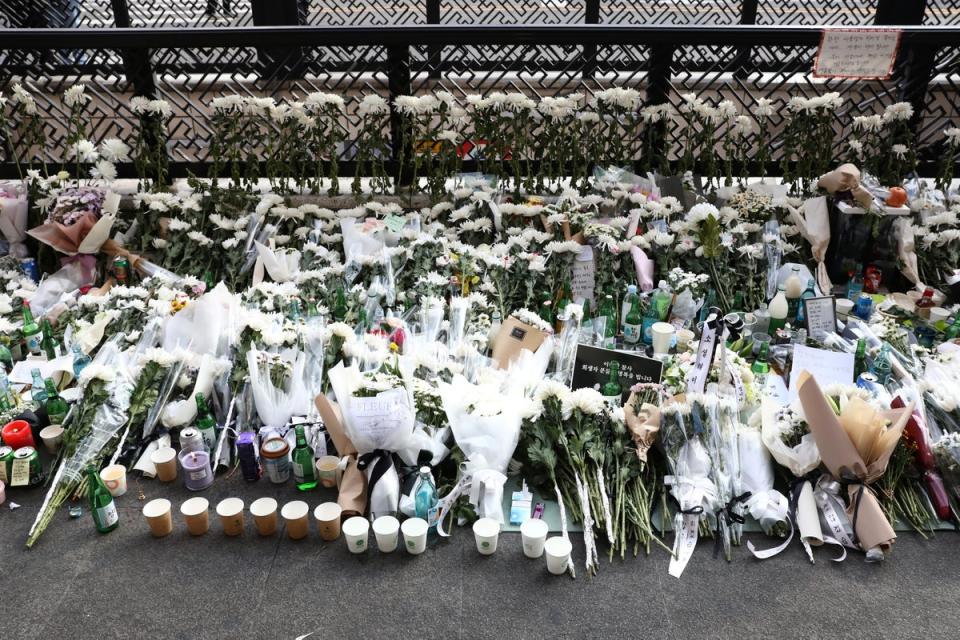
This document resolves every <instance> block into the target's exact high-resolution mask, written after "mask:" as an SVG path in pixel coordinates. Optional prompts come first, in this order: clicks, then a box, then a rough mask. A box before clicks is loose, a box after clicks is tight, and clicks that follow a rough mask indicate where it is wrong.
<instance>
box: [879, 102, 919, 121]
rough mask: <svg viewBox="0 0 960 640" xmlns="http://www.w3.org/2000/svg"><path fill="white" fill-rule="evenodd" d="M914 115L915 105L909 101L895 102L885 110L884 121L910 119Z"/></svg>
mask: <svg viewBox="0 0 960 640" xmlns="http://www.w3.org/2000/svg"><path fill="white" fill-rule="evenodd" d="M912 117H913V105H912V104H910V103H909V102H895V103H893V104H891V105H890V106H888V107H887V108H886V109H884V111H883V120H884V122H896V121H902V120H909V119H910V118H912Z"/></svg>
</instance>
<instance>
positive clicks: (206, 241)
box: [187, 231, 213, 247]
mask: <svg viewBox="0 0 960 640" xmlns="http://www.w3.org/2000/svg"><path fill="white" fill-rule="evenodd" d="M187 237H188V238H190V239H191V240H193V241H194V242H196V243H197V244H199V245H200V246H201V247H207V246H210V245H211V244H213V240H211V239H210V238H208V237H207V236H205V235H203V234H202V233H200V232H199V231H189V232H187Z"/></svg>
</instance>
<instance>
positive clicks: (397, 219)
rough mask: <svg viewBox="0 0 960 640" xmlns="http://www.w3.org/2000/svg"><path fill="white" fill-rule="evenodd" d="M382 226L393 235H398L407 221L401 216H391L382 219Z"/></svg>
mask: <svg viewBox="0 0 960 640" xmlns="http://www.w3.org/2000/svg"><path fill="white" fill-rule="evenodd" d="M383 224H384V226H386V227H387V229H389V230H390V231H393V232H394V233H400V232H401V231H403V228H404V227H405V226H406V225H407V219H406V218H404V217H403V216H395V215H392V214H391V215H389V216H387V217H386V218H384V219H383Z"/></svg>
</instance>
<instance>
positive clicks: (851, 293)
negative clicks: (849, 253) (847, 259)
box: [847, 263, 863, 302]
mask: <svg viewBox="0 0 960 640" xmlns="http://www.w3.org/2000/svg"><path fill="white" fill-rule="evenodd" d="M848 275H849V276H850V280H849V281H848V282H847V297H848V298H850V300H853V301H854V302H856V301H857V299H859V298H860V294H861V293H863V266H862V265H861V264H860V263H857V266H856V269H855V270H854V271H850V272H849V274H848Z"/></svg>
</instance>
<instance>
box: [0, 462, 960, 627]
mask: <svg viewBox="0 0 960 640" xmlns="http://www.w3.org/2000/svg"><path fill="white" fill-rule="evenodd" d="M131 485H132V483H131ZM141 486H142V488H143V490H144V492H145V493H146V494H147V496H148V497H149V498H154V497H160V496H166V497H169V498H171V499H172V501H173V502H174V505H175V508H176V506H178V505H179V502H181V501H182V500H183V499H185V498H186V497H188V496H187V493H188V492H186V491H184V490H182V489H179V488H172V487H162V486H160V485H159V484H158V483H156V482H154V481H143V482H141ZM136 492H137V490H136V487H135V486H133V485H132V486H131V490H130V492H129V493H128V495H127V496H124V497H123V498H121V499H120V504H121V507H122V509H121V518H122V523H121V527H120V528H119V529H117V530H116V531H114V532H113V533H110V534H108V535H106V536H100V535H98V534H96V533H95V531H94V529H93V524H92V522H91V520H90V517H89V514H87V513H84V517H83V518H82V519H80V520H70V519H69V518H68V516H67V513H66V510H64V511H63V513H62V514H61V516H60V517H58V518H57V519H56V521H55V522H54V524H53V525H51V527H50V529H49V530H48V531H47V533H46V535H45V536H44V537H43V538H41V540H40V542H39V543H38V545H37V546H36V547H35V548H34V549H32V550H26V549H25V548H24V547H23V540H24V539H25V537H26V532H27V529H28V528H29V526H30V524H31V523H32V521H33V518H34V515H35V509H36V507H37V505H39V502H40V501H41V499H42V497H43V496H42V494H41V492H40V491H39V490H38V491H35V492H30V493H27V494H24V493H23V492H21V493H20V494H19V495H16V496H13V499H14V500H16V501H17V502H20V503H21V504H23V505H24V506H23V508H21V509H18V510H16V511H9V510H8V508H7V505H3V506H2V507H0V575H2V576H3V580H2V583H3V586H2V587H0V629H2V631H0V637H2V638H3V639H4V640H19V639H21V638H64V639H67V638H69V639H74V638H77V639H80V638H97V639H101V638H102V639H107V638H151V639H153V640H156V639H162V638H184V639H191V640H193V639H200V638H264V639H272V638H286V639H290V640H293V639H294V638H296V637H298V636H301V635H303V634H307V633H310V632H313V636H311V638H316V639H324V640H325V639H327V638H364V639H369V640H374V639H376V640H382V639H386V638H548V639H550V640H555V639H558V638H583V637H594V638H621V637H631V638H638V637H640V638H684V639H689V638H738V639H739V638H764V639H774V638H775V639H777V640H779V639H783V638H822V637H830V638H881V637H890V638H903V637H920V636H921V635H923V636H924V637H927V638H955V637H956V630H957V628H958V626H960V609H958V607H957V602H958V600H960V582H958V580H957V576H958V575H960V554H958V553H957V548H958V544H960V540H958V538H957V535H956V534H954V533H953V532H942V533H940V534H938V535H937V536H936V538H935V539H934V540H932V541H923V540H922V539H921V538H919V537H918V536H915V535H910V534H904V535H902V536H901V538H900V540H899V542H898V543H897V548H896V551H895V553H894V555H893V557H892V558H891V559H890V561H889V562H888V563H887V564H886V565H885V566H872V565H867V564H865V563H864V562H862V556H854V557H852V558H851V559H849V560H848V561H847V562H845V563H843V564H841V565H835V564H832V563H830V562H829V561H828V560H827V554H826V552H821V554H820V558H821V559H819V560H818V562H817V564H816V565H814V566H811V565H810V564H809V563H807V562H806V561H805V559H804V557H803V555H802V552H801V550H800V547H799V545H797V546H795V547H793V548H792V549H791V550H790V551H789V552H787V553H785V554H783V555H782V556H781V557H779V558H776V559H773V560H768V561H766V562H765V563H762V564H761V563H759V562H756V561H754V560H752V559H751V558H750V557H749V556H748V553H747V551H746V550H745V549H740V550H737V553H736V554H735V557H734V561H733V562H732V563H731V564H727V563H725V562H723V561H722V560H714V559H713V558H712V557H711V548H710V547H709V546H707V545H705V544H703V545H701V546H700V548H698V549H697V551H696V553H695V555H694V557H693V560H692V561H691V563H690V565H689V567H688V568H687V571H686V573H685V574H684V576H683V578H682V579H681V580H676V579H674V578H671V577H670V576H669V575H667V556H666V555H665V554H663V553H660V552H654V553H653V555H651V556H650V557H649V558H643V557H641V558H637V559H629V560H627V561H626V562H623V563H621V562H619V561H615V562H614V563H613V564H612V565H608V564H604V565H603V566H602V567H601V571H600V574H599V576H597V577H596V578H593V579H586V578H583V577H579V578H578V579H577V580H576V581H574V580H571V579H569V578H568V577H561V578H556V577H553V576H550V575H549V574H548V573H547V572H546V569H545V565H544V563H543V561H534V560H527V559H526V558H524V557H523V555H522V553H521V551H520V544H519V535H518V534H509V535H506V534H505V535H504V536H503V537H502V538H501V548H500V550H498V551H497V553H496V555H494V556H492V557H482V556H480V555H478V554H477V553H476V551H475V548H474V546H473V540H472V535H471V534H470V532H469V531H468V530H459V531H457V532H456V533H455V535H454V538H453V540H452V541H451V542H450V543H447V544H444V545H441V546H440V547H439V548H436V549H434V550H428V552H427V553H426V554H424V555H423V556H420V557H413V556H409V555H406V554H400V553H394V554H390V555H385V554H379V553H378V552H376V551H375V550H373V549H371V551H370V552H368V554H367V555H365V556H362V557H356V556H351V555H350V554H349V553H348V552H347V549H346V547H345V546H344V544H343V542H342V541H338V542H337V543H333V544H325V543H323V542H321V541H320V540H319V538H317V537H316V536H315V534H314V535H311V537H310V538H309V539H307V540H302V541H299V542H293V541H290V540H288V539H287V538H286V537H285V536H275V537H272V538H260V537H258V536H257V535H256V532H255V530H254V529H253V526H252V523H251V522H249V521H248V523H247V530H246V532H245V535H244V536H243V537H242V538H240V539H233V538H226V537H224V536H223V535H221V533H220V528H219V524H218V523H213V525H212V528H211V531H210V532H209V533H208V534H207V535H206V536H203V537H201V538H191V537H190V536H189V535H188V534H187V532H186V529H185V527H184V525H183V523H182V522H180V521H179V520H177V521H176V525H175V530H174V533H173V534H172V535H171V536H169V537H167V538H164V539H161V540H155V539H153V538H151V537H150V535H149V534H148V533H147V528H146V524H145V523H144V522H143V521H142V519H141V518H140V514H139V508H138V507H137V504H139V502H138V500H137V498H136ZM207 494H208V495H207V497H208V498H209V499H210V500H211V502H212V503H215V502H216V500H218V499H220V498H221V497H225V496H227V495H230V494H233V495H243V496H244V497H245V498H246V499H247V502H248V504H249V502H250V501H252V500H253V499H254V498H256V497H259V496H260V495H274V496H276V497H277V498H278V499H280V500H281V501H283V500H290V499H294V498H295V497H297V496H296V490H295V489H294V488H293V487H292V486H287V487H284V488H283V489H281V490H277V489H275V488H274V487H273V486H271V485H269V484H267V483H266V482H261V483H258V484H257V485H253V486H247V485H244V484H243V483H242V481H241V480H238V479H228V480H218V482H217V483H216V484H215V485H214V487H212V488H211V489H210V490H209V491H208V492H207ZM322 500H323V496H322V495H320V494H314V495H310V498H309V500H308V501H309V502H310V503H311V504H312V505H315V504H318V503H319V502H321V501H322ZM214 517H215V516H214ZM576 542H579V540H577V541H576ZM371 544H372V543H371ZM575 550H576V551H577V552H578V563H581V562H582V560H581V559H580V557H579V553H580V549H578V548H577V547H576V545H575Z"/></svg>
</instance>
